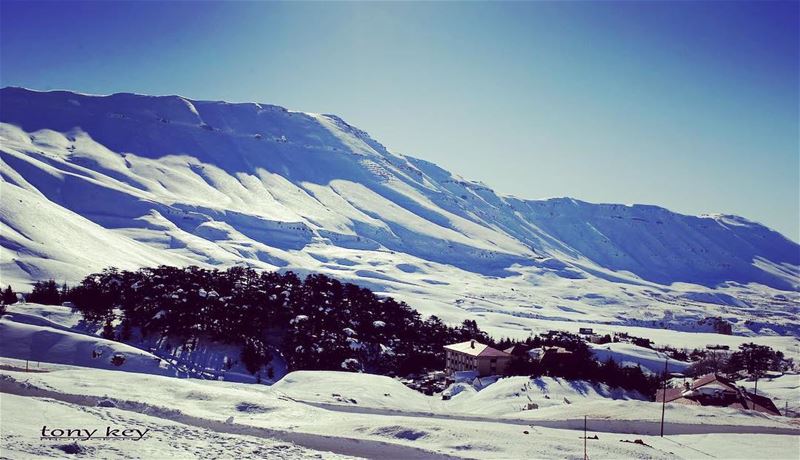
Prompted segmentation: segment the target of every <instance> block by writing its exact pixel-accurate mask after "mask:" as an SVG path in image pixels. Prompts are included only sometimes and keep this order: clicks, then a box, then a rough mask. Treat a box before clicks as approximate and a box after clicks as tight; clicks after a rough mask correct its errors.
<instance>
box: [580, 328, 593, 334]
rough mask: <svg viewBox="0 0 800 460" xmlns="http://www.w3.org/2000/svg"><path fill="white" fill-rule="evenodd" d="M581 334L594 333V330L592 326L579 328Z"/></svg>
mask: <svg viewBox="0 0 800 460" xmlns="http://www.w3.org/2000/svg"><path fill="white" fill-rule="evenodd" d="M578 334H580V335H594V330H593V329H592V328H591V327H582V328H580V329H578Z"/></svg>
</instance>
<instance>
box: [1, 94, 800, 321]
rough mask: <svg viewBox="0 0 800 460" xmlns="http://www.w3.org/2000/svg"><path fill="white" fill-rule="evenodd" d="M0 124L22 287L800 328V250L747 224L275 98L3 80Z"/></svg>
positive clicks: (490, 316) (7, 262)
mask: <svg viewBox="0 0 800 460" xmlns="http://www.w3.org/2000/svg"><path fill="white" fill-rule="evenodd" d="M0 122H2V123H0V143H2V147H1V148H0V161H2V170H1V171H0V178H1V180H2V208H1V209H0V222H1V223H0V225H2V227H0V228H2V235H0V243H2V248H3V250H2V259H0V263H2V265H1V268H2V273H3V280H2V281H3V283H9V282H10V283H11V284H15V285H17V286H19V287H22V285H24V284H27V283H29V282H30V281H31V280H35V279H42V278H48V277H52V278H55V279H56V280H59V281H62V280H65V281H76V280H78V279H80V278H82V277H83V276H84V275H86V274H88V273H90V272H93V271H99V270H101V269H103V268H106V267H109V266H116V267H120V268H135V267H139V266H146V265H156V264H174V265H188V264H197V265H232V264H247V265H251V266H254V267H257V268H262V269H270V270H274V269H291V270H295V271H299V272H306V271H315V272H324V273H327V274H330V275H333V276H336V277H338V278H340V279H343V280H348V281H355V282H357V283H359V284H362V285H366V286H368V287H370V288H373V289H375V290H377V291H380V292H386V293H390V294H391V295H393V296H395V297H397V298H399V299H401V300H405V301H407V302H408V303H409V304H411V305H412V306H414V307H415V308H417V309H419V310H421V311H422V312H424V313H435V314H437V315H439V316H441V317H442V318H443V319H445V320H449V321H458V320H461V319H463V318H466V317H474V318H477V319H479V321H480V322H481V323H482V326H484V327H487V328H488V330H489V331H490V332H495V333H498V335H514V334H517V335H527V334H528V332H529V331H530V330H535V329H536V328H548V327H553V326H558V325H563V323H564V322H568V323H569V324H571V325H574V326H575V327H577V326H578V325H586V324H595V325H597V324H605V325H608V327H612V326H616V325H628V326H631V325H635V326H643V327H654V326H656V327H658V326H668V327H671V328H674V329H680V330H686V331H711V330H713V329H714V327H715V326H714V324H715V323H716V320H707V319H706V318H708V317H721V318H723V319H725V320H726V321H728V322H730V323H733V324H734V330H735V331H736V332H740V333H748V334H752V333H759V334H773V333H778V334H783V333H787V332H788V333H792V334H794V335H800V322H798V321H797V313H798V311H799V309H798V290H800V246H798V244H796V243H794V242H792V241H790V240H789V239H787V238H785V237H784V236H782V235H781V234H779V233H778V232H775V231H773V230H770V229H769V228H767V227H765V226H763V225H760V224H758V223H755V222H751V221H749V220H747V219H744V218H741V217H736V216H728V215H724V216H723V215H717V216H699V217H697V216H686V215H681V214H677V213H673V212H670V211H669V210H666V209H663V208H659V207H655V206H643V205H634V206H627V205H615V204H591V203H585V202H581V201H577V200H573V199H569V198H559V199H549V200H524V199H518V198H512V197H506V196H500V195H498V194H496V193H494V192H493V191H492V190H491V189H490V188H488V187H486V186H485V185H483V184H481V183H479V182H473V181H468V180H465V179H462V178H460V177H457V176H454V175H453V174H451V173H449V172H447V171H446V170H445V169H443V168H441V167H439V166H437V165H434V164H432V163H430V162H427V161H424V160H420V159H417V158H413V157H410V156H406V155H402V154H399V153H396V152H391V151H390V150H388V149H387V148H386V147H384V146H383V145H381V144H380V143H379V142H378V141H376V140H374V139H372V138H371V137H370V136H369V135H368V134H367V133H365V132H363V131H361V130H359V129H357V128H355V127H353V126H351V125H349V124H347V123H346V122H345V121H343V120H342V119H340V118H338V117H336V116H334V115H319V114H312V113H302V112H294V111H290V110H286V109H284V108H282V107H277V106H273V105H265V104H256V103H244V104H232V103H227V102H212V101H192V100H188V99H186V98H182V97H179V96H163V97H152V96H142V95H135V94H114V95H111V96H89V95H82V94H76V93H71V92H66V91H53V92H36V91H31V90H27V89H21V88H4V89H2V90H0ZM534 177H535V175H534V174H532V180H535V179H533V178H534ZM493 328H494V330H493Z"/></svg>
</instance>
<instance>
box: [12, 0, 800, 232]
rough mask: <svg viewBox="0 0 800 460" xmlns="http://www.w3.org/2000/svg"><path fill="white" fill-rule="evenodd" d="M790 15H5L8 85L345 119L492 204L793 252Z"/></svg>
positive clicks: (82, 11) (413, 9) (382, 8)
mask: <svg viewBox="0 0 800 460" xmlns="http://www.w3.org/2000/svg"><path fill="white" fill-rule="evenodd" d="M798 5H799V4H798V3H797V2H758V3H747V2H725V1H715V2H677V1H676V2H646V1H639V2H634V1H629V2H621V3H611V2H604V3H599V2H594V3H588V2H586V3H583V2H569V3H565V2H561V3H544V2H534V3H362V2H348V3H246V2H235V3H233V2H229V3H210V2H174V3H153V2H133V3H124V2H105V3H101V2H83V3H70V2H58V3H41V2H39V3H16V2H8V1H3V2H2V3H0V82H1V83H2V85H3V86H8V85H15V86H25V87H30V88H35V89H41V90H46V89H70V90H75V91H81V92H88V93H99V94H105V93H113V92H122V91H125V92H139V93H147V94H181V95H184V96H187V97H190V98H195V99H222V100H230V101H256V102H266V103H273V104H278V105H283V106H286V107H289V108H291V109H295V110H303V111H310V112H321V113H336V114H338V115H340V116H342V118H344V119H346V120H347V121H349V122H350V123H352V124H354V125H356V126H358V127H360V128H362V129H364V130H366V131H368V132H370V133H371V134H372V135H373V137H375V138H376V139H378V140H380V141H381V142H382V143H384V144H385V145H387V146H388V147H390V148H391V149H393V150H395V151H398V152H402V153H406V154H410V155H414V156H417V157H421V158H424V159H427V160H430V161H433V162H435V163H437V164H439V165H441V166H442V167H444V168H446V169H449V170H451V171H454V172H456V173H459V174H462V175H463V176H465V177H467V178H469V179H475V180H481V181H483V182H485V183H487V184H488V185H489V186H491V187H493V188H494V189H496V190H497V191H499V192H502V193H509V194H514V195H517V196H520V197H525V198H544V197H552V196H571V197H575V198H579V199H583V200H587V201H593V202H621V203H648V204H657V205H661V206H665V207H668V208H670V209H672V210H675V211H679V212H684V213H690V214H699V213H708V212H722V213H732V214H739V215H743V216H745V217H748V218H750V219H753V220H756V221H759V222H762V223H764V224H767V225H769V226H771V227H773V228H775V229H777V230H779V231H781V232H782V233H783V234H784V235H786V236H788V237H790V238H792V239H793V240H795V241H800V153H799V150H800V147H799V146H798V142H800V141H799V139H800V135H799V133H798V119H799V118H798V102H799V94H798V87H799V86H800V81H799V80H798V64H799V63H798V59H799V58H798V54H799V51H798V43H799V42H800V37H799V36H798V35H799V32H798V24H800V13H799V10H798V8H800V6H798Z"/></svg>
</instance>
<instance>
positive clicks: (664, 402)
mask: <svg viewBox="0 0 800 460" xmlns="http://www.w3.org/2000/svg"><path fill="white" fill-rule="evenodd" d="M668 363H669V358H667V359H665V360H664V388H663V389H662V390H661V437H662V438H663V437H664V412H666V410H667V375H669V374H668V373H667V371H668V369H669V368H668V365H667V364H668Z"/></svg>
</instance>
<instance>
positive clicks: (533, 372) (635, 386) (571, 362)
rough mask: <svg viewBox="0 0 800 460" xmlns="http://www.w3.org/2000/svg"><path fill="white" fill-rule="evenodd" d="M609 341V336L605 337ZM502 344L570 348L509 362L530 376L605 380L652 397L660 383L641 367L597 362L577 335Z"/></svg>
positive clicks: (503, 344)
mask: <svg viewBox="0 0 800 460" xmlns="http://www.w3.org/2000/svg"><path fill="white" fill-rule="evenodd" d="M608 340H609V341H611V337H608ZM499 345H500V346H501V347H506V346H512V345H517V346H519V345H521V346H522V347H521V348H522V349H523V350H525V349H534V348H543V347H544V348H548V347H559V348H563V349H565V350H567V351H569V352H570V353H569V354H565V355H564V356H563V357H559V356H558V355H556V356H554V357H552V358H550V357H549V356H548V355H545V356H544V358H542V359H541V360H531V359H527V358H526V356H525V355H524V354H523V355H521V356H520V355H517V356H515V357H514V358H513V359H512V361H511V363H510V364H509V374H513V375H530V376H532V377H539V376H542V375H545V376H550V377H562V378H566V379H571V380H588V381H590V382H600V383H605V384H607V385H609V386H611V387H617V388H624V389H626V390H635V391H638V392H640V393H642V394H643V395H645V396H649V397H651V398H653V397H655V394H656V389H658V387H659V385H660V384H661V383H662V382H663V376H661V375H657V374H652V373H650V372H647V371H645V370H643V369H642V368H641V367H640V366H620V365H619V364H617V363H616V362H615V361H614V360H613V359H609V360H607V361H605V362H599V361H597V360H596V359H595V357H594V353H592V350H591V349H590V348H589V346H588V345H587V343H586V341H585V340H584V339H583V338H582V337H580V336H579V335H577V334H570V333H567V332H559V333H558V334H557V335H555V336H538V335H537V336H533V337H528V338H527V339H525V340H524V341H521V342H516V341H513V340H509V339H504V340H501V341H500V342H499Z"/></svg>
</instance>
